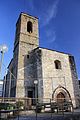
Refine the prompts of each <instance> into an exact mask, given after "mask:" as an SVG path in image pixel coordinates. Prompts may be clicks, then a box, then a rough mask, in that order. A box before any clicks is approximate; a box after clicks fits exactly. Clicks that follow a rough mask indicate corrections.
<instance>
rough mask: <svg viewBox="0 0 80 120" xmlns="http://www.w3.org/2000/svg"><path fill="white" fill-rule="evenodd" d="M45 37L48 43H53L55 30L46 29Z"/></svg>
mask: <svg viewBox="0 0 80 120" xmlns="http://www.w3.org/2000/svg"><path fill="white" fill-rule="evenodd" d="M46 37H47V39H48V43H53V42H55V40H56V32H55V31H51V30H48V31H47V32H46Z"/></svg>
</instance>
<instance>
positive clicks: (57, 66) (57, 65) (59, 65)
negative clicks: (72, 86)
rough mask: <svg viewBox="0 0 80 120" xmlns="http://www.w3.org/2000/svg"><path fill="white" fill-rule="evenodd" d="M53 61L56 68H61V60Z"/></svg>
mask: <svg viewBox="0 0 80 120" xmlns="http://www.w3.org/2000/svg"><path fill="white" fill-rule="evenodd" d="M54 63H55V68H56V69H61V62H60V61H59V60H55V61H54Z"/></svg>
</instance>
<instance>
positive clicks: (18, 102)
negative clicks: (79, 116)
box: [0, 98, 74, 120]
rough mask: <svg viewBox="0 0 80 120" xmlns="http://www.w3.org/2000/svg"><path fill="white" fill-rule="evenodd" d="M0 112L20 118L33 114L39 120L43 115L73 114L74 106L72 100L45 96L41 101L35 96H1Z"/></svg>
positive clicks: (50, 116) (49, 116)
mask: <svg viewBox="0 0 80 120" xmlns="http://www.w3.org/2000/svg"><path fill="white" fill-rule="evenodd" d="M61 100H62V101H61ZM1 106H2V107H1ZM4 106H5V107H4ZM0 113H1V114H2V113H4V114H7V117H13V118H14V117H17V119H18V120H19V118H20V117H22V119H23V120H24V118H25V117H28V116H29V117H32V116H33V118H34V119H35V120H37V119H38V118H39V117H41V116H42V117H43V116H45V117H47V118H52V117H53V116H54V115H55V114H58V115H62V116H64V115H66V113H67V114H71V115H73V113H74V108H73V104H72V102H71V101H67V100H64V101H63V99H60V101H59V100H53V99H49V98H45V99H43V102H40V99H35V98H33V99H31V98H4V99H3V98H0ZM11 113H12V114H11ZM46 113H47V114H46ZM45 114H46V115H45ZM1 117H2V116H1ZM8 119H9V118H8ZM10 120H11V118H10ZM14 120H15V118H14Z"/></svg>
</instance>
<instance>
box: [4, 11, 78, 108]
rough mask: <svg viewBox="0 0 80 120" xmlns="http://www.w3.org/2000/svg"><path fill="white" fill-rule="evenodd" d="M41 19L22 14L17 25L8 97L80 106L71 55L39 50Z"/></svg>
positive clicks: (6, 95) (6, 94) (7, 82)
mask: <svg viewBox="0 0 80 120" xmlns="http://www.w3.org/2000/svg"><path fill="white" fill-rule="evenodd" d="M38 30H39V28H38V18H37V17H34V16H31V15H29V14H26V13H21V14H20V16H19V18H18V21H17V23H16V32H15V41H14V50H13V58H12V60H11V62H10V64H9V66H8V73H7V76H6V89H5V97H16V98H24V97H28V98H36V97H37V98H38V99H39V102H44V101H45V98H47V99H46V100H47V101H48V99H54V100H55V101H56V100H58V99H62V100H63V99H65V100H66V101H72V103H73V106H74V107H78V106H79V97H80V96H79V84H78V77H77V72H76V65H75V61H74V57H73V56H72V55H71V54H68V53H64V52H59V51H57V50H56V51H55V50H50V49H46V48H41V47H39V31H38Z"/></svg>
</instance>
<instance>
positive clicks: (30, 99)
mask: <svg viewBox="0 0 80 120" xmlns="http://www.w3.org/2000/svg"><path fill="white" fill-rule="evenodd" d="M28 98H29V105H33V91H32V90H29V91H28Z"/></svg>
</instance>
